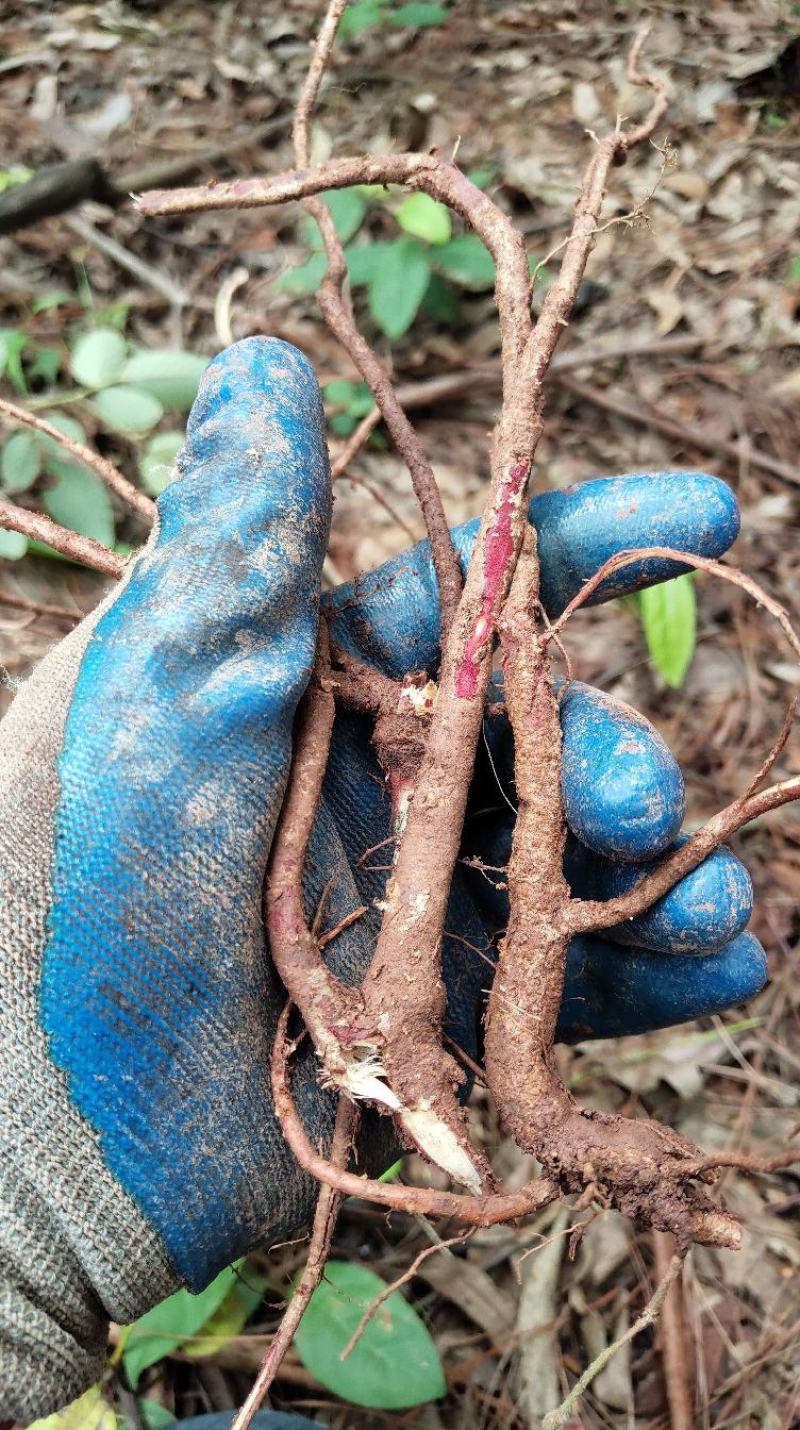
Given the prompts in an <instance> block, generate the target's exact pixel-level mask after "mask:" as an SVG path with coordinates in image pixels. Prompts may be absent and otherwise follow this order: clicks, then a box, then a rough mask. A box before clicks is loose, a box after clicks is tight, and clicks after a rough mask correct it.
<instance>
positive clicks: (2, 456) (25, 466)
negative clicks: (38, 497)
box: [0, 432, 42, 492]
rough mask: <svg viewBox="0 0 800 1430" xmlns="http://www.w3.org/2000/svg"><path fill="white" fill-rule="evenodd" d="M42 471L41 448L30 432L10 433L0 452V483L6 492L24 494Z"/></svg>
mask: <svg viewBox="0 0 800 1430" xmlns="http://www.w3.org/2000/svg"><path fill="white" fill-rule="evenodd" d="M41 469H42V448H41V444H40V443H39V442H38V441H37V440H36V438H35V437H34V435H33V433H32V432H12V434H11V436H10V437H8V438H7V439H6V441H5V442H4V443H3V450H2V452H0V483H2V485H3V487H4V488H5V490H6V491H7V492H26V491H27V490H28V487H32V486H33V484H34V482H35V481H36V478H37V477H38V475H39V473H40V471H41Z"/></svg>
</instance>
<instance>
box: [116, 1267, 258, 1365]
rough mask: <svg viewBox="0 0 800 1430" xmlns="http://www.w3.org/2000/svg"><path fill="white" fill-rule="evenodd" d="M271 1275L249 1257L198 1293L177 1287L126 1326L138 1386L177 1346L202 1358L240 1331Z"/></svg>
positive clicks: (125, 1358) (126, 1349)
mask: <svg viewBox="0 0 800 1430" xmlns="http://www.w3.org/2000/svg"><path fill="white" fill-rule="evenodd" d="M266 1284H267V1283H266V1278H265V1277H264V1276H262V1275H260V1274H259V1273H258V1272H256V1271H255V1269H254V1268H253V1267H252V1266H251V1265H250V1264H249V1263H247V1262H244V1263H238V1264H237V1265H236V1266H227V1267H226V1268H225V1270H224V1271H221V1272H220V1274H219V1276H217V1277H216V1278H215V1279H214V1280H213V1281H212V1282H211V1284H210V1285H209V1286H207V1287H206V1289H205V1290H204V1291H201V1292H200V1293H199V1294H198V1295H196V1296H193V1295H192V1293H191V1292H190V1291H176V1292H175V1295H174V1296H169V1297H168V1298H167V1300H166V1301H161V1302H159V1304H158V1305H157V1306H154V1307H153V1309H152V1311H148V1312H147V1314H146V1315H144V1316H140V1317H139V1320H138V1321H134V1322H133V1324H132V1325H130V1326H126V1327H125V1329H124V1331H123V1332H122V1339H121V1341H120V1347H119V1349H118V1355H121V1359H122V1364H123V1366H124V1368H125V1374H126V1376H127V1378H128V1382H129V1384H130V1385H131V1386H132V1388H133V1389H134V1390H135V1389H136V1388H137V1386H138V1384H139V1379H140V1377H141V1375H142V1372H143V1371H144V1370H146V1369H147V1367H148V1366H151V1365H155V1363H156V1362H157V1361H159V1360H162V1359H163V1357H164V1356H167V1355H170V1354H171V1352H172V1351H175V1350H180V1351H181V1353H182V1354H183V1355H187V1356H190V1357H193V1358H195V1359H202V1358H203V1357H204V1356H208V1355H213V1354H214V1352H215V1351H218V1350H219V1349H220V1347H221V1346H224V1345H225V1344H226V1342H227V1341H229V1340H230V1339H231V1337H232V1336H237V1335H238V1334H239V1332H240V1331H241V1330H242V1329H243V1327H244V1326H245V1325H246V1323H247V1321H248V1319H249V1317H250V1316H251V1315H252V1314H253V1312H254V1310H255V1309H256V1307H257V1306H258V1304H259V1302H260V1300H261V1297H262V1295H263V1293H264V1290H265V1288H266Z"/></svg>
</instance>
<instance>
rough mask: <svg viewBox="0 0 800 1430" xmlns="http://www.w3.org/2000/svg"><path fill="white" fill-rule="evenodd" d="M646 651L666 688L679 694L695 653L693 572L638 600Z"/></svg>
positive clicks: (646, 592) (644, 594) (651, 589)
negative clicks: (661, 676)
mask: <svg viewBox="0 0 800 1430" xmlns="http://www.w3.org/2000/svg"><path fill="white" fill-rule="evenodd" d="M636 603H637V606H638V610H639V617H640V619H641V622H642V629H643V630H644V636H645V640H646V642H647V649H648V651H649V653H650V659H651V661H652V662H653V665H654V666H655V667H656V670H658V671H660V673H661V675H663V677H664V679H665V681H666V682H667V685H669V686H671V688H672V689H673V690H680V687H681V686H682V685H683V682H684V680H685V678H686V673H687V671H688V669H689V666H690V665H691V662H692V656H693V655H694V649H695V629H696V624H697V616H696V609H697V602H696V599H695V593H694V577H693V576H692V574H691V572H686V573H685V574H684V575H683V576H676V577H675V579H674V581H665V582H664V583H663V584H662V585H661V586H651V587H649V588H648V589H647V590H646V591H640V592H639V594H638V596H637V597H636Z"/></svg>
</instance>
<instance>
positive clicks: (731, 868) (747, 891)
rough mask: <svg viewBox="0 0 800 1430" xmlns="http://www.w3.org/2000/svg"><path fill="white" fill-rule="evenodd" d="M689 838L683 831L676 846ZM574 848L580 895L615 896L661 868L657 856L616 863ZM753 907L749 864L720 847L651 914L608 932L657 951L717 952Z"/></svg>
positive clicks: (613, 937) (572, 862)
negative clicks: (643, 875)
mask: <svg viewBox="0 0 800 1430" xmlns="http://www.w3.org/2000/svg"><path fill="white" fill-rule="evenodd" d="M688 838H689V836H688V835H682V836H681V838H680V839H676V840H675V843H674V845H673V848H679V847H680V846H681V845H683V844H685V843H686V842H687V840H688ZM573 851H574V852H573V856H572V858H570V860H569V861H568V863H569V867H570V872H571V873H572V877H571V878H570V883H571V885H572V888H573V892H574V893H575V894H576V895H577V896H578V897H579V898H585V899H611V898H615V897H616V896H617V895H618V894H624V893H626V892H627V891H628V889H632V888H633V886H634V884H635V883H637V881H638V880H639V879H640V878H641V876H642V874H644V873H646V872H647V871H648V870H650V869H652V868H654V867H655V863H654V862H651V861H648V862H646V863H644V864H619V863H614V862H612V861H610V860H606V859H600V858H598V857H597V856H595V855H592V854H588V853H587V852H586V850H581V849H580V848H579V846H577V845H574V846H573ZM568 877H569V875H568ZM752 912H753V883H752V880H751V878H750V875H749V874H748V872H747V870H746V869H745V867H744V864H742V862H741V861H740V860H739V859H737V858H736V855H735V854H732V853H731V851H730V850H729V849H724V848H723V849H717V850H715V852H714V853H713V854H710V855H709V857H708V858H707V859H704V860H703V862H702V864H699V865H698V867H697V868H696V869H695V870H693V872H692V873H691V874H687V875H686V877H685V878H683V879H681V880H680V883H678V884H676V885H675V887H674V888H673V889H670V891H669V893H668V894H665V895H664V897H663V898H662V899H658V900H657V902H656V903H655V904H653V905H652V907H651V908H649V909H648V910H647V911H646V912H645V913H643V914H639V915H638V916H637V917H636V918H633V919H627V920H626V922H625V923H623V924H619V925H617V926H615V927H614V928H610V929H608V931H607V933H606V937H607V938H609V939H611V940H612V941H613V942H614V943H622V944H626V945H628V946H629V947H631V948H640V949H641V948H647V949H652V950H653V951H654V952H656V953H671V954H680V953H689V954H703V953H715V952H716V951H717V950H718V949H721V948H723V947H724V945H725V944H726V943H729V942H730V941H731V940H732V939H734V938H736V937H738V935H739V934H740V933H742V932H743V931H744V929H746V927H747V925H748V923H749V922H750V916H751V914H752Z"/></svg>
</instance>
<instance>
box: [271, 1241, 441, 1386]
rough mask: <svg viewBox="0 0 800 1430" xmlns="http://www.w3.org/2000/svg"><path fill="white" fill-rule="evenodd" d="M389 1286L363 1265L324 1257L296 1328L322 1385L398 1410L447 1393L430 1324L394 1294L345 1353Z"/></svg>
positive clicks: (305, 1356) (297, 1339) (299, 1343)
mask: <svg viewBox="0 0 800 1430" xmlns="http://www.w3.org/2000/svg"><path fill="white" fill-rule="evenodd" d="M386 1289H387V1287H386V1283H385V1282H384V1281H382V1280H381V1278H380V1276H376V1275H375V1272H374V1271H370V1270H369V1269H368V1268H367V1267H366V1266H358V1265H355V1264H354V1263H352V1262H349V1261H328V1262H327V1263H326V1266H325V1273H324V1277H323V1280H322V1281H321V1283H320V1285H319V1286H318V1287H317V1289H316V1291H315V1292H314V1294H313V1296H312V1297H311V1300H310V1301H309V1304H308V1309H307V1310H306V1313H305V1315H304V1317H303V1319H302V1321H301V1322H300V1325H299V1326H298V1329H297V1331H296V1333H295V1345H296V1347H297V1352H298V1354H299V1356H300V1359H301V1360H302V1362H303V1364H304V1365H305V1366H306V1367H307V1368H308V1370H310V1371H311V1374H312V1375H313V1376H315V1377H316V1379H317V1380H318V1381H319V1382H320V1384H321V1385H324V1386H326V1387H327V1388H328V1390H332V1391H333V1392H334V1394H335V1395H340V1396H342V1398H343V1399H344V1400H349V1401H350V1402H351V1404H353V1405H367V1406H370V1407H371V1408H372V1409H375V1410H402V1409H405V1408H407V1407H408V1406H411V1405H422V1404H424V1402H425V1401H428V1400H437V1399H438V1398H439V1396H441V1395H444V1394H446V1391H447V1385H446V1383H445V1378H444V1371H443V1370H442V1363H441V1361H440V1359H439V1353H438V1351H437V1349H436V1346H435V1345H434V1342H433V1339H432V1337H431V1335H430V1332H429V1331H428V1329H427V1327H426V1326H425V1325H424V1324H423V1322H422V1321H421V1320H420V1317H419V1315H418V1314H417V1312H416V1311H415V1310H414V1308H413V1306H411V1305H409V1303H408V1301H406V1299H405V1297H404V1296H402V1295H401V1293H400V1292H399V1291H393V1292H392V1293H391V1295H390V1296H388V1297H387V1298H386V1300H385V1301H383V1302H382V1303H381V1305H380V1306H379V1307H378V1309H377V1310H376V1311H375V1314H374V1315H373V1316H372V1317H371V1319H370V1320H369V1321H367V1323H366V1325H365V1326H364V1328H363V1331H362V1334H361V1335H360V1337H359V1339H358V1340H357V1342H356V1344H355V1346H354V1347H353V1349H352V1350H351V1351H350V1352H349V1354H348V1355H347V1356H346V1358H343V1352H344V1351H345V1350H346V1348H347V1346H348V1343H349V1342H350V1340H351V1338H352V1337H353V1335H354V1334H355V1332H356V1330H357V1329H358V1327H359V1324H360V1322H361V1319H362V1316H363V1315H364V1312H365V1311H366V1310H367V1308H368V1307H370V1306H371V1305H372V1303H373V1302H374V1301H375V1299H376V1297H377V1296H380V1295H381V1293H382V1292H384V1291H386Z"/></svg>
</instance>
